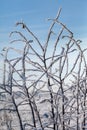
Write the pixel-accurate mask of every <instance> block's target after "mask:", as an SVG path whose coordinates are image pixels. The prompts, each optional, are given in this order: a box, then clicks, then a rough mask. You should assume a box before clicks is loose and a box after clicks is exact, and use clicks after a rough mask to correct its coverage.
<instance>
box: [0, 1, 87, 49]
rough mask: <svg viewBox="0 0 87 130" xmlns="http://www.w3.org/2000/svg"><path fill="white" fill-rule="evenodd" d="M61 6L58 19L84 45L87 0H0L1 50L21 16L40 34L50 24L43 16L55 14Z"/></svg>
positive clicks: (50, 16)
mask: <svg viewBox="0 0 87 130" xmlns="http://www.w3.org/2000/svg"><path fill="white" fill-rule="evenodd" d="M59 7H62V12H61V16H60V19H61V21H62V22H63V23H64V24H66V25H67V26H68V27H69V28H70V30H71V31H72V32H73V33H74V35H75V37H76V38H77V39H78V38H80V39H82V40H83V41H84V43H83V44H84V45H85V46H86V45H87V43H86V40H87V38H86V36H87V15H86V13H87V0H0V50H1V49H2V48H3V47H4V46H8V44H9V42H10V39H9V34H10V32H11V31H13V30H16V28H15V27H14V25H15V23H16V22H17V21H21V20H23V21H24V22H25V23H26V24H27V25H28V27H29V28H30V29H31V30H32V31H33V32H35V34H36V35H38V37H40V38H43V35H45V30H46V29H47V28H48V27H49V26H48V25H50V24H49V23H48V22H47V21H46V19H47V18H54V17H55V16H56V14H57V11H58V9H59Z"/></svg>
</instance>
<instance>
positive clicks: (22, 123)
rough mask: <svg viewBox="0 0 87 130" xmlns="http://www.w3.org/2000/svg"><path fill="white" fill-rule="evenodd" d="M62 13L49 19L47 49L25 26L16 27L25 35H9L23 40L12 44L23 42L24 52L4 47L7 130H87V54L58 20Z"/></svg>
mask: <svg viewBox="0 0 87 130" xmlns="http://www.w3.org/2000/svg"><path fill="white" fill-rule="evenodd" d="M60 12H61V9H59V11H58V14H57V16H56V18H55V19H48V20H50V21H52V23H51V26H50V28H49V31H48V35H47V39H46V42H45V44H42V43H41V42H40V40H39V39H38V37H37V36H36V35H34V33H33V32H32V31H31V30H30V29H29V28H28V27H27V25H26V24H25V23H23V22H17V23H16V26H17V27H18V26H21V27H22V30H21V31H13V32H11V34H10V36H12V35H15V34H17V35H18V37H19V39H14V40H13V41H12V42H11V43H12V44H13V43H20V42H21V46H22V44H23V48H22V49H20V48H19V49H17V48H15V47H9V48H5V49H4V54H3V56H4V70H3V83H2V84H0V89H1V90H3V92H4V93H5V95H6V98H5V99H3V100H6V106H5V107H3V108H1V109H0V110H1V111H5V112H7V113H8V117H9V115H10V114H11V120H10V123H9V120H7V118H6V120H7V127H8V129H9V130H12V129H13V128H14V129H18V130H19V129H20V130H27V129H29V130H30V129H32V130H40V129H41V130H47V129H53V130H60V129H61V130H69V129H77V130H79V129H83V130H86V128H85V127H86V92H87V90H86V85H87V83H86V82H87V79H86V77H87V63H86V59H85V51H86V49H83V50H82V49H81V46H80V42H81V41H80V40H75V38H74V36H73V33H72V32H71V31H70V30H69V29H68V28H67V27H66V26H65V25H64V24H63V23H62V22H60V21H59V16H60ZM57 28H58V30H57ZM59 29H60V30H59ZM25 31H26V33H28V37H27V35H25V33H24V32H25ZM29 37H30V39H29ZM51 38H53V42H52V41H51V40H52V39H51ZM61 44H62V46H63V47H61V51H60V48H59V46H60V45H61ZM37 48H38V49H37ZM50 48H52V51H51V52H49V49H50ZM11 51H12V53H13V51H14V52H15V53H17V55H15V57H14V58H13V57H9V54H10V53H11ZM49 53H50V54H49ZM73 56H74V57H73ZM72 57H73V61H72V62H71V58H72Z"/></svg>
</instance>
